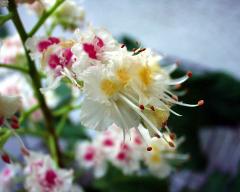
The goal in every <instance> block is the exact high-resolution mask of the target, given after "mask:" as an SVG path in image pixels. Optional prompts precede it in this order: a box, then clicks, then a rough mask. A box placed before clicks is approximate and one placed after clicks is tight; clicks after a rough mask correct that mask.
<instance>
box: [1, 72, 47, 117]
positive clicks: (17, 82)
mask: <svg viewBox="0 0 240 192" xmlns="http://www.w3.org/2000/svg"><path fill="white" fill-rule="evenodd" d="M0 87H1V90H0V94H3V95H9V96H19V97H21V103H22V105H21V107H22V108H21V109H22V110H29V109H30V108H31V107H32V106H33V105H36V104H37V100H36V98H35V97H34V93H33V90H32V89H31V86H30V85H29V82H28V81H27V80H26V79H25V78H24V77H23V76H22V75H20V74H12V75H8V76H7V77H6V78H4V79H3V80H2V81H1V82H0ZM42 117H43V116H42V112H41V110H36V111H35V112H33V113H32V115H31V118H32V120H34V121H39V120H42Z"/></svg>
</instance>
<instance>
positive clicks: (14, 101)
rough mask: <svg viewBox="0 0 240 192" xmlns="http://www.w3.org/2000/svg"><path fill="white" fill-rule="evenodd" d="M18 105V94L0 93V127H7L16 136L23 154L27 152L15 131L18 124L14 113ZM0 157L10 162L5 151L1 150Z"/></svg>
mask: <svg viewBox="0 0 240 192" xmlns="http://www.w3.org/2000/svg"><path fill="white" fill-rule="evenodd" d="M20 106H21V100H20V98H19V97H18V96H3V95H1V94H0V127H4V128H7V129H9V130H10V132H11V134H13V135H14V136H16V138H17V140H18V142H19V144H20V147H21V152H22V153H23V154H28V150H27V148H26V146H25V145H24V143H23V141H22V139H21V138H20V136H19V135H18V134H17V133H16V130H17V129H19V128H20V125H19V121H18V117H17V116H15V113H16V112H17V111H18V109H19V108H20ZM2 139H3V138H2ZM1 158H2V160H3V161H4V162H5V163H8V164H10V163H11V159H10V157H9V155H8V154H7V153H6V152H1Z"/></svg>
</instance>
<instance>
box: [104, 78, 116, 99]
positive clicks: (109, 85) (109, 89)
mask: <svg viewBox="0 0 240 192" xmlns="http://www.w3.org/2000/svg"><path fill="white" fill-rule="evenodd" d="M101 89H102V91H103V92H104V93H105V94H106V95H107V96H109V97H110V96H113V95H114V94H115V93H116V92H117V91H118V85H117V84H116V83H115V82H114V81H112V80H109V79H104V80H102V82H101Z"/></svg>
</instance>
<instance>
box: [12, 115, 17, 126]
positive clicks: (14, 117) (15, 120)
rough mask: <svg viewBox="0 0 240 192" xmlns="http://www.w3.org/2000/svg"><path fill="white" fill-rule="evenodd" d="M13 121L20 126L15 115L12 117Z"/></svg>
mask: <svg viewBox="0 0 240 192" xmlns="http://www.w3.org/2000/svg"><path fill="white" fill-rule="evenodd" d="M11 121H12V123H17V124H18V118H17V117H16V116H15V115H14V116H12V117H11Z"/></svg>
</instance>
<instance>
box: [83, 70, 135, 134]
mask: <svg viewBox="0 0 240 192" xmlns="http://www.w3.org/2000/svg"><path fill="white" fill-rule="evenodd" d="M82 80H83V81H84V88H83V92H84V94H85V95H86V97H85V99H84V100H83V103H82V108H81V115H80V120H81V122H82V123H83V125H85V126H87V127H89V128H93V129H100V130H101V129H106V128H107V127H108V126H110V125H111V124H113V123H115V124H116V125H118V126H119V127H122V128H124V129H126V130H127V129H130V128H131V127H134V126H135V125H138V124H139V118H138V116H137V115H136V114H135V113H134V111H132V109H131V108H130V107H129V106H128V105H127V104H126V103H124V102H123V101H122V100H120V99H119V91H120V90H121V89H122V86H121V85H120V84H119V83H118V80H117V79H116V78H115V77H114V76H113V74H111V73H109V72H108V71H107V70H105V68H103V67H102V66H95V67H91V68H90V69H88V70H86V71H85V72H84V74H83V75H82Z"/></svg>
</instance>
